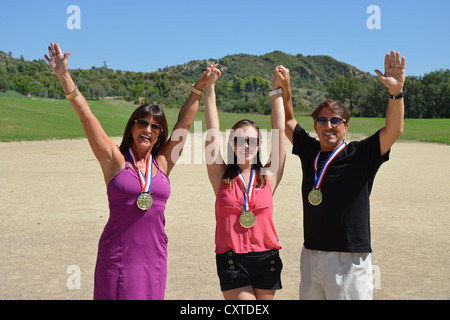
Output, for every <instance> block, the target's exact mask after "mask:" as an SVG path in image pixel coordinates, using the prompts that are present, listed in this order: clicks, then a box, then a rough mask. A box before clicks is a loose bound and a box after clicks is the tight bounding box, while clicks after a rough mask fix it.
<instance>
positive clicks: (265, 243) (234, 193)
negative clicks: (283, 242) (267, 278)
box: [216, 179, 281, 254]
mask: <svg viewBox="0 0 450 320" xmlns="http://www.w3.org/2000/svg"><path fill="white" fill-rule="evenodd" d="M243 192H244V188H243V185H242V183H241V182H240V181H238V179H234V180H232V181H231V183H230V186H229V187H227V186H226V185H225V184H224V183H223V181H222V182H221V183H220V187H219V192H218V193H217V197H216V253H219V254H220V253H224V252H227V251H229V250H233V251H234V252H235V253H248V252H261V251H267V250H272V249H281V246H280V245H279V244H278V236H277V233H276V231H275V227H274V225H273V219H272V217H273V197H272V189H271V187H270V183H269V180H267V179H266V185H265V187H264V188H259V187H256V188H255V190H254V194H253V199H252V208H251V211H252V212H253V214H254V215H255V218H256V222H255V225H254V226H253V227H251V228H248V229H247V228H244V227H242V226H241V224H240V223H239V217H240V215H241V213H242V207H243V206H244V193H243Z"/></svg>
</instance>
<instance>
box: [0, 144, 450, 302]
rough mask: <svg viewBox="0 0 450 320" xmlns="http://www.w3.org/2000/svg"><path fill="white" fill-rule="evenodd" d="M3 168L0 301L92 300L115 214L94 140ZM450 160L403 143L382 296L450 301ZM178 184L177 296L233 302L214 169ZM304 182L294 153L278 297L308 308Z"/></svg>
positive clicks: (173, 200)
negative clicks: (303, 266)
mask: <svg viewBox="0 0 450 320" xmlns="http://www.w3.org/2000/svg"><path fill="white" fill-rule="evenodd" d="M115 140H117V142H119V139H115ZM197 143H200V145H201V141H197ZM287 145H288V149H289V150H290V148H291V145H290V143H288V144H287ZM197 147H198V145H197ZM191 157H192V156H191ZM197 162H198V161H197ZM0 163H1V166H2V170H1V175H0V177H1V183H0V219H1V223H0V257H1V260H0V299H91V298H92V292H93V273H94V267H95V260H96V254H97V242H98V239H99V237H100V234H101V232H102V230H103V227H104V225H105V223H106V221H107V219H108V208H107V198H106V188H105V185H104V182H103V177H102V174H101V170H100V167H99V165H98V163H97V161H96V160H95V158H94V156H93V154H92V152H91V150H90V147H89V145H88V142H87V140H85V139H82V140H70V141H67V140H64V141H42V142H20V143H1V144H0ZM449 163H450V146H444V145H437V144H425V143H413V142H397V143H396V144H395V145H394V147H393V149H392V152H391V160H390V161H389V162H387V163H386V164H384V165H383V166H382V167H381V169H380V170H379V172H378V175H377V177H376V179H375V184H374V188H373V191H372V196H371V206H372V217H371V221H372V246H373V251H374V252H373V254H372V261H373V264H374V277H375V279H376V281H375V287H376V289H375V290H374V299H449V298H450V265H449V264H450V259H449V257H450V254H449V249H450V233H449V227H450V201H449V200H450V196H449V192H450V165H449ZM170 179H171V187H172V193H171V197H170V199H169V201H168V204H167V209H166V217H167V221H166V231H167V234H168V236H169V249H168V250H169V262H168V264H169V270H168V280H167V290H166V298H167V299H175V300H178V299H222V294H221V292H220V289H219V282H218V278H217V275H216V267H215V254H214V229H215V219H214V201H215V199H214V194H213V191H212V188H211V186H210V184H209V181H208V178H207V175H206V167H205V164H179V165H177V166H176V167H175V169H174V170H173V171H172V173H171V175H170ZM300 183H301V170H300V161H299V159H298V158H297V157H296V156H293V155H291V154H288V155H287V160H286V168H285V173H284V177H283V180H282V182H281V185H280V186H279V187H278V189H277V191H276V193H275V197H274V221H275V226H276V229H277V232H278V236H279V238H280V243H281V245H282V247H283V248H282V250H281V258H282V260H283V264H284V268H283V272H282V282H283V289H282V290H280V291H278V292H277V294H276V296H275V298H276V299H298V286H299V282H300V272H299V268H300V267H299V260H300V250H301V247H302V242H303V231H302V228H303V226H302V213H301V212H302V204H301V200H300ZM75 278H77V279H78V280H79V282H78V283H77V282H76V281H74V279H75ZM78 285H79V286H78ZM77 287H79V288H77Z"/></svg>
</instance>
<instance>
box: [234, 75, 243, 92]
mask: <svg viewBox="0 0 450 320" xmlns="http://www.w3.org/2000/svg"><path fill="white" fill-rule="evenodd" d="M232 87H233V90H234V92H236V93H237V94H241V92H242V90H244V88H245V82H244V79H242V78H241V77H239V76H238V75H235V76H234V78H233V85H232Z"/></svg>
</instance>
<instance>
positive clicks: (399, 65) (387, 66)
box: [375, 50, 406, 156]
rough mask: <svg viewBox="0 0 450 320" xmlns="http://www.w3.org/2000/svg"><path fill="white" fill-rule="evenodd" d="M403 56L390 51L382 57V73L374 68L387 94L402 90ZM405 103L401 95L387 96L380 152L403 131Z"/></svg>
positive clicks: (383, 153)
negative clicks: (386, 89) (394, 97)
mask: <svg viewBox="0 0 450 320" xmlns="http://www.w3.org/2000/svg"><path fill="white" fill-rule="evenodd" d="M405 63H406V59H405V57H402V58H401V59H400V52H395V51H394V50H392V51H391V54H389V53H387V54H386V56H385V58H384V70H385V71H384V74H382V73H381V72H380V71H379V70H375V72H376V74H377V75H378V77H379V78H380V80H381V82H383V84H384V85H385V86H386V87H387V88H389V94H390V95H392V96H394V95H396V94H399V93H402V92H403V85H404V84H405ZM404 115H405V103H404V99H403V97H400V98H399V99H392V98H389V104H388V109H387V112H386V125H385V126H384V128H383V129H381V131H380V152H381V155H382V156H383V155H385V154H386V153H387V152H388V151H389V149H390V148H391V147H392V145H393V144H394V142H395V141H396V140H397V138H398V137H399V136H400V135H401V134H402V133H403V126H404V121H403V119H404Z"/></svg>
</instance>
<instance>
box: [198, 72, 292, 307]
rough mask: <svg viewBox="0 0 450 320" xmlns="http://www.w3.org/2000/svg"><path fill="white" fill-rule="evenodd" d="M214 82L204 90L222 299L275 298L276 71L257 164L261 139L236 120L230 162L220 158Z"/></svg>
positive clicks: (279, 119)
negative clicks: (266, 139)
mask: <svg viewBox="0 0 450 320" xmlns="http://www.w3.org/2000/svg"><path fill="white" fill-rule="evenodd" d="M216 66H217V65H215V66H211V71H210V72H212V73H213V75H215V77H209V79H210V81H209V82H208V83H207V85H206V87H205V118H206V126H207V129H208V131H207V138H206V146H205V155H206V163H207V169H208V177H209V180H210V182H211V185H212V187H213V189H214V193H215V195H216V205H215V211H216V264H217V274H218V276H219V279H220V286H221V290H222V293H223V296H224V298H225V299H230V300H236V299H242V300H250V299H258V300H259V299H273V297H274V295H275V290H277V289H281V277H280V274H281V269H282V263H281V259H280V257H279V252H278V250H279V249H281V246H280V245H279V243H278V236H277V234H276V231H275V227H274V225H273V220H272V214H273V202H272V200H273V193H274V192H275V189H276V187H277V186H278V184H279V182H280V180H281V177H282V174H283V169H284V161H285V155H286V146H285V133H284V111H283V110H284V109H283V99H282V97H281V94H280V93H281V90H278V89H279V88H280V87H281V86H280V82H279V78H280V75H282V74H283V72H284V70H285V69H284V68H283V67H277V68H276V69H275V71H274V81H273V84H272V90H273V91H271V92H270V96H271V99H272V152H271V155H270V158H269V161H268V163H267V164H266V165H265V166H263V165H262V163H261V160H260V156H259V153H260V142H261V134H260V132H259V127H258V126H257V125H256V123H255V122H253V121H250V120H241V121H238V122H237V123H236V124H235V125H234V126H233V128H232V129H233V130H232V132H231V133H230V137H229V139H228V157H227V158H228V161H227V164H225V163H224V161H223V158H222V155H221V153H220V136H221V135H220V131H219V116H218V112H217V108H216V97H215V91H214V87H215V82H216V81H217V79H218V77H219V76H220V75H221V74H220V71H219V70H218V69H217V68H216Z"/></svg>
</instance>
